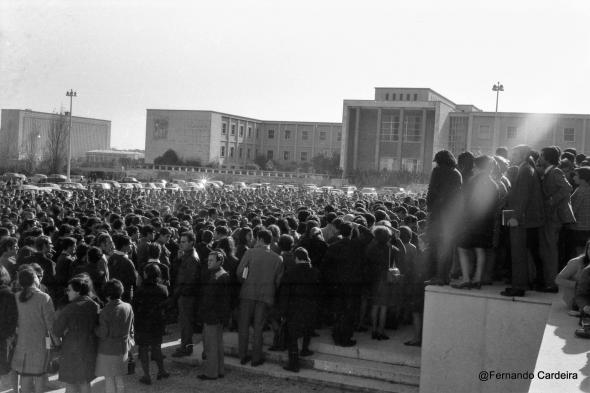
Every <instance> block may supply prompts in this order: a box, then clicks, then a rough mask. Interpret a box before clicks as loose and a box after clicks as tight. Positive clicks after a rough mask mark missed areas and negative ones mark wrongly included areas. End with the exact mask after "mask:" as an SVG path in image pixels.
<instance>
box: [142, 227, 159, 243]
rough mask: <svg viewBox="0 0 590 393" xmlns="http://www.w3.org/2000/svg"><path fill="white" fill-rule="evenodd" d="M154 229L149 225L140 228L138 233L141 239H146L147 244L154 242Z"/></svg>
mask: <svg viewBox="0 0 590 393" xmlns="http://www.w3.org/2000/svg"><path fill="white" fill-rule="evenodd" d="M154 231H155V230H154V227H153V226H151V225H144V226H142V227H141V230H140V233H141V237H142V238H144V239H146V240H147V241H149V242H153V241H154Z"/></svg>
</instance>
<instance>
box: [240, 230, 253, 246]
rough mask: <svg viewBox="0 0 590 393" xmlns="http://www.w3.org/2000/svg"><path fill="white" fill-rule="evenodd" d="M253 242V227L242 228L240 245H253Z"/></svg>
mask: <svg viewBox="0 0 590 393" xmlns="http://www.w3.org/2000/svg"><path fill="white" fill-rule="evenodd" d="M253 242H254V235H253V234H252V228H249V227H245V228H241V229H240V232H238V245H241V246H246V247H251V246H252V243H253Z"/></svg>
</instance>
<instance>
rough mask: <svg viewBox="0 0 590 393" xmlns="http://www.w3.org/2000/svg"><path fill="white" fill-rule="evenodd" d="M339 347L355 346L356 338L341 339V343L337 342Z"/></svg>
mask: <svg viewBox="0 0 590 393" xmlns="http://www.w3.org/2000/svg"><path fill="white" fill-rule="evenodd" d="M336 345H338V346H339V347H345V348H347V347H354V346H355V345H356V340H347V341H341V342H340V343H338V344H336Z"/></svg>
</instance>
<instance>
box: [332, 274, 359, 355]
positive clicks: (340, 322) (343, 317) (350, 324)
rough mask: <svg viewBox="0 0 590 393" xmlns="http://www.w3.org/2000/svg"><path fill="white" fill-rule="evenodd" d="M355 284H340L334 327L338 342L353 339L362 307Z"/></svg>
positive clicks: (334, 335) (333, 333) (336, 341)
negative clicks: (357, 316)
mask: <svg viewBox="0 0 590 393" xmlns="http://www.w3.org/2000/svg"><path fill="white" fill-rule="evenodd" d="M357 287H358V285H355V284H340V285H338V290H337V294H338V296H337V297H336V299H335V301H336V305H335V312H336V320H335V322H334V327H333V329H332V337H333V338H334V341H335V343H336V344H339V343H345V342H347V341H350V340H351V339H352V336H353V334H354V326H355V322H356V320H357V319H356V315H357V313H358V312H359V307H360V295H359V293H358V289H357Z"/></svg>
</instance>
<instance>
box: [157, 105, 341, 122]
mask: <svg viewBox="0 0 590 393" xmlns="http://www.w3.org/2000/svg"><path fill="white" fill-rule="evenodd" d="M146 111H166V112H173V111H178V112H201V113H216V114H218V115H222V116H228V117H235V118H240V119H246V120H249V121H253V122H258V123H299V124H342V123H339V122H332V121H297V120H261V119H256V118H253V117H247V116H242V115H233V114H231V113H227V112H220V111H214V110H208V109H161V108H147V109H146Z"/></svg>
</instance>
